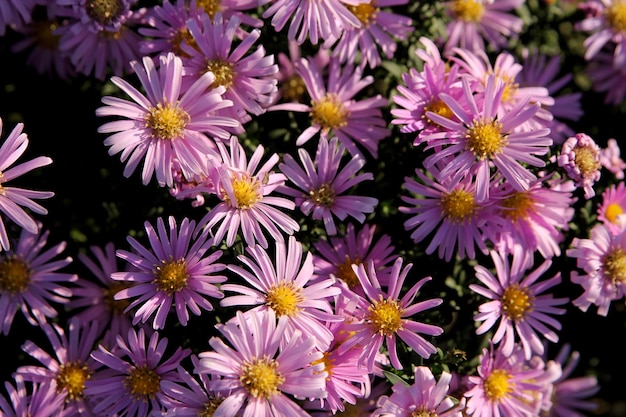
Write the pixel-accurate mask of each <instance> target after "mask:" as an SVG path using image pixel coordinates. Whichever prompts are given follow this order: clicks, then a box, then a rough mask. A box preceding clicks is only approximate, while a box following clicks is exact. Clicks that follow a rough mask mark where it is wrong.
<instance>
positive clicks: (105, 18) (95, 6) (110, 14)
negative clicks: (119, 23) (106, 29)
mask: <svg viewBox="0 0 626 417" xmlns="http://www.w3.org/2000/svg"><path fill="white" fill-rule="evenodd" d="M85 8H86V10H87V14H88V15H89V17H91V18H92V19H93V20H95V21H96V22H99V23H102V24H103V25H106V24H109V23H111V22H112V21H113V20H115V18H116V17H118V15H119V14H120V13H121V12H122V10H123V4H122V0H87V3H86V4H85Z"/></svg>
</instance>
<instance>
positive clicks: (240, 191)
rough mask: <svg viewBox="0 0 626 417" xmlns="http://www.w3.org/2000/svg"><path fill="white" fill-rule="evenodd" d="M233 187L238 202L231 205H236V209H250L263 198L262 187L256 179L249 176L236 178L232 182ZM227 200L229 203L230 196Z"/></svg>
mask: <svg viewBox="0 0 626 417" xmlns="http://www.w3.org/2000/svg"><path fill="white" fill-rule="evenodd" d="M232 186H233V194H234V195H235V200H236V201H234V202H231V205H232V204H233V203H234V207H237V208H240V209H249V208H251V207H253V206H254V205H255V204H256V203H258V202H259V201H261V199H262V198H263V194H262V192H261V185H260V183H259V181H258V180H257V179H255V178H250V177H249V176H247V175H244V176H240V177H235V178H233V180H232ZM225 199H226V201H228V196H226V197H225Z"/></svg>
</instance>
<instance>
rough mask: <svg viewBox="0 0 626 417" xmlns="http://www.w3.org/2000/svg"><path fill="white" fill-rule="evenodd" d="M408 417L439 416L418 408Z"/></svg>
mask: <svg viewBox="0 0 626 417" xmlns="http://www.w3.org/2000/svg"><path fill="white" fill-rule="evenodd" d="M410 417H439V414H437V413H436V412H434V411H430V410H426V409H424V408H420V409H418V410H415V411H413V412H412V413H411V414H410Z"/></svg>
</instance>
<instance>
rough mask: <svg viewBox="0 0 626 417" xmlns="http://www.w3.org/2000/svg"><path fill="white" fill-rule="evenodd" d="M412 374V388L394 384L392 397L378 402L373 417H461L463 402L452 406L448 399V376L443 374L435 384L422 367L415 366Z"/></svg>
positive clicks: (450, 377)
mask: <svg viewBox="0 0 626 417" xmlns="http://www.w3.org/2000/svg"><path fill="white" fill-rule="evenodd" d="M414 374H415V380H414V382H413V384H411V385H406V384H404V383H403V382H396V383H395V384H394V385H393V387H392V390H393V393H392V394H391V395H390V396H386V395H385V396H383V397H382V398H381V399H380V400H379V403H378V404H379V408H378V409H377V410H376V412H375V413H374V416H375V417H378V416H381V417H411V416H415V415H417V416H419V415H423V416H430V415H434V416H438V417H462V416H463V413H462V412H461V410H462V409H463V407H464V404H465V401H463V400H462V401H461V402H459V403H456V404H455V403H454V401H453V400H452V399H451V398H450V396H449V395H448V393H449V391H450V381H451V380H452V375H451V374H449V373H448V372H445V371H444V372H442V373H441V375H440V376H439V379H438V380H437V379H435V377H434V375H433V373H432V372H431V370H430V369H429V368H428V367H426V366H416V367H415V372H414Z"/></svg>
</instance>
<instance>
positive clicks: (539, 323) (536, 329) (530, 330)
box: [469, 245, 569, 360]
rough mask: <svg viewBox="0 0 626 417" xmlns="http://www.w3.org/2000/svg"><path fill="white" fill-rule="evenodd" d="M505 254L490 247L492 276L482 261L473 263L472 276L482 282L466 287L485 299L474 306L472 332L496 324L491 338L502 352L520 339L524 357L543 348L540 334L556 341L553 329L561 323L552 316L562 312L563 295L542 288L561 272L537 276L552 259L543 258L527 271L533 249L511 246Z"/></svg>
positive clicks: (552, 283) (554, 282)
mask: <svg viewBox="0 0 626 417" xmlns="http://www.w3.org/2000/svg"><path fill="white" fill-rule="evenodd" d="M507 258H508V257H507V256H506V255H505V256H503V255H500V254H499V253H498V252H497V251H491V259H492V260H493V263H494V265H495V271H496V276H494V275H493V273H492V272H491V271H490V270H488V269H487V268H485V267H484V266H482V265H476V266H475V267H474V269H475V271H476V278H477V279H478V280H479V281H480V282H481V283H482V284H483V285H484V286H481V285H477V284H470V286H469V288H470V289H471V290H472V291H474V292H475V293H477V294H480V295H482V296H483V297H486V298H488V299H489V301H487V302H485V303H483V304H481V305H480V306H479V307H478V314H476V315H475V316H474V320H475V321H477V322H481V325H480V326H479V327H478V328H477V329H476V334H483V333H485V332H487V331H488V330H490V329H492V328H493V327H494V326H495V325H496V323H498V322H499V323H498V324H497V328H496V330H495V333H494V335H493V336H492V338H491V341H492V342H493V343H495V344H497V343H501V345H502V348H501V350H502V353H503V354H504V355H510V354H512V352H513V350H514V348H515V344H516V341H517V340H519V342H520V343H521V345H522V347H523V350H524V355H525V357H526V360H529V359H530V358H531V357H532V356H533V355H541V354H543V351H544V344H543V342H544V340H543V339H544V338H545V339H547V340H549V341H551V342H553V343H556V342H558V340H559V337H558V335H557V333H556V332H555V331H554V330H560V329H561V324H560V323H559V322H558V321H557V320H556V319H555V318H554V317H552V316H554V315H563V314H565V311H566V310H565V309H564V308H559V307H558V306H560V305H563V304H566V303H567V302H568V301H569V300H568V299H567V298H554V296H553V295H552V294H549V293H548V294H546V293H545V292H546V291H547V290H549V289H550V288H552V287H554V286H556V285H558V284H559V283H560V282H561V273H560V272H557V273H556V274H555V275H554V276H553V277H552V278H549V279H546V280H540V279H541V278H542V276H543V274H544V273H545V272H546V271H547V270H548V269H549V268H550V266H551V265H552V261H551V260H550V259H546V260H545V261H544V262H543V263H542V264H541V265H540V266H539V267H537V268H536V269H534V270H533V271H530V272H529V271H528V270H529V269H530V268H531V267H532V264H533V252H530V251H528V249H527V248H526V247H524V246H522V245H517V246H515V248H513V256H512V258H513V259H512V261H511V263H510V264H509V261H508V259H507Z"/></svg>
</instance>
